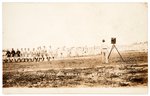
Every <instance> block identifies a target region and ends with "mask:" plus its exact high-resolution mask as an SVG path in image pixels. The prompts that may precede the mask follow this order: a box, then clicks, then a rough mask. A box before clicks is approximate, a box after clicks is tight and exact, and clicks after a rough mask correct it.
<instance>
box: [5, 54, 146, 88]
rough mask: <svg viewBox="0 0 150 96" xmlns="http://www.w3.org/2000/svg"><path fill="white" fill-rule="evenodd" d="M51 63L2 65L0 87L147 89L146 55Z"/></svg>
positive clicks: (73, 59) (113, 56)
mask: <svg viewBox="0 0 150 96" xmlns="http://www.w3.org/2000/svg"><path fill="white" fill-rule="evenodd" d="M121 54H122V56H123V58H124V59H125V61H126V62H122V61H121V59H120V57H119V56H118V54H112V55H111V57H110V60H109V64H102V63H101V55H97V56H89V57H79V58H71V59H64V60H53V61H50V62H46V61H45V62H29V63H27V62H22V63H3V87H4V88H8V87H27V88H30V87H31V88H32V87H37V88H51V87H63V88H64V87H67V88H68V87H69V88H70V87H71V88H75V87H138V86H140V87H141V86H148V63H147V62H148V60H147V59H148V54H147V52H123V53H121Z"/></svg>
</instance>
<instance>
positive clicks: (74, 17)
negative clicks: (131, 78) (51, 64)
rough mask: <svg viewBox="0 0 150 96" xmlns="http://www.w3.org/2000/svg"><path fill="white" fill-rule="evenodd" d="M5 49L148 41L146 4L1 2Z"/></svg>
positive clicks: (123, 43)
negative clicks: (112, 39)
mask: <svg viewBox="0 0 150 96" xmlns="http://www.w3.org/2000/svg"><path fill="white" fill-rule="evenodd" d="M2 20H3V21H2V23H3V24H2V28H3V30H2V31H3V32H2V34H3V48H33V47H37V46H44V45H45V46H52V47H53V46H54V47H61V46H68V47H70V46H94V45H96V46H99V45H101V42H102V39H105V41H106V43H107V44H110V40H111V37H116V39H117V42H116V43H117V44H118V45H126V44H131V43H135V42H144V41H147V40H148V8H147V4H146V3H10V2H7V3H6V2H5V3H3V4H2Z"/></svg>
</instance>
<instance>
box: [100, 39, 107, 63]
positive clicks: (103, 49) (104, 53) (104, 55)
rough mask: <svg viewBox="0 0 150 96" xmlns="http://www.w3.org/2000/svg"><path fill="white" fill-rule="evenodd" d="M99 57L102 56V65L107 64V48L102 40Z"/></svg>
mask: <svg viewBox="0 0 150 96" xmlns="http://www.w3.org/2000/svg"><path fill="white" fill-rule="evenodd" d="M101 55H102V63H103V64H106V63H108V48H107V46H106V42H105V40H104V39H103V40H102V47H101Z"/></svg>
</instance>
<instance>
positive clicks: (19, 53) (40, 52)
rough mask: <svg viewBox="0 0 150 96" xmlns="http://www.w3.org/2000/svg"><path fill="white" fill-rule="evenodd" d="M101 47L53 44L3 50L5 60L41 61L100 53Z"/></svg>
mask: <svg viewBox="0 0 150 96" xmlns="http://www.w3.org/2000/svg"><path fill="white" fill-rule="evenodd" d="M99 53H100V52H99V47H95V46H94V47H91V48H87V47H70V48H66V47H62V48H56V49H52V48H51V46H49V47H46V46H43V47H37V48H32V49H31V48H21V49H20V50H19V49H16V50H15V49H14V48H12V49H11V50H3V62H40V61H51V60H54V59H60V58H68V57H79V56H86V55H96V54H99Z"/></svg>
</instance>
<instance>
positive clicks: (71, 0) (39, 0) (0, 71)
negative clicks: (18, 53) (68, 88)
mask: <svg viewBox="0 0 150 96" xmlns="http://www.w3.org/2000/svg"><path fill="white" fill-rule="evenodd" d="M2 2H148V0H2V1H1V3H0V8H1V9H0V12H1V13H2ZM148 6H150V5H149V3H148ZM148 10H149V7H148ZM148 13H149V12H148ZM148 15H149V14H148ZM149 16H150V15H149ZM0 21H2V14H0ZM149 21H150V20H149V19H148V22H149ZM0 24H1V26H0V30H1V32H0V36H1V41H0V50H2V22H1V23H0ZM149 36H150V33H149V27H148V41H150V37H149ZM148 49H150V42H148ZM148 53H150V50H148ZM148 55H149V54H148ZM0 59H2V51H0ZM149 62H150V57H148V63H149ZM0 67H1V70H0V73H1V74H0V77H1V79H0V82H1V83H0V87H1V90H0V93H1V96H4V94H2V61H1V60H0ZM148 68H149V69H150V66H148ZM148 73H149V72H148ZM149 76H150V75H148V80H150V79H149V78H150V77H149ZM148 84H150V83H149V82H148ZM149 90H150V89H149V88H148V91H149ZM108 91H109V90H108ZM20 92H21V91H20ZM149 92H150V91H149ZM28 95H29V94H28ZM28 95H27V94H26V95H25V96H28ZM32 95H33V94H32ZM34 95H35V96H36V95H39V94H34ZM40 95H41V94H40ZM42 95H43V94H42ZM44 95H46V94H44ZM53 95H57V96H65V95H66V94H63V95H62V94H51V95H48V96H53ZM70 95H76V94H70ZM82 95H83V94H78V96H82ZM85 95H86V96H89V95H93V94H85ZM94 95H99V94H94ZM101 95H104V94H101ZM112 95H115V96H120V94H109V95H108V94H107V95H106V94H105V96H112ZM121 95H123V94H121ZM126 95H127V94H126ZM13 96H14V95H13ZM127 96H131V95H127ZM132 96H136V95H132ZM138 96H139V95H138ZM142 96H148V94H144V95H142Z"/></svg>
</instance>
